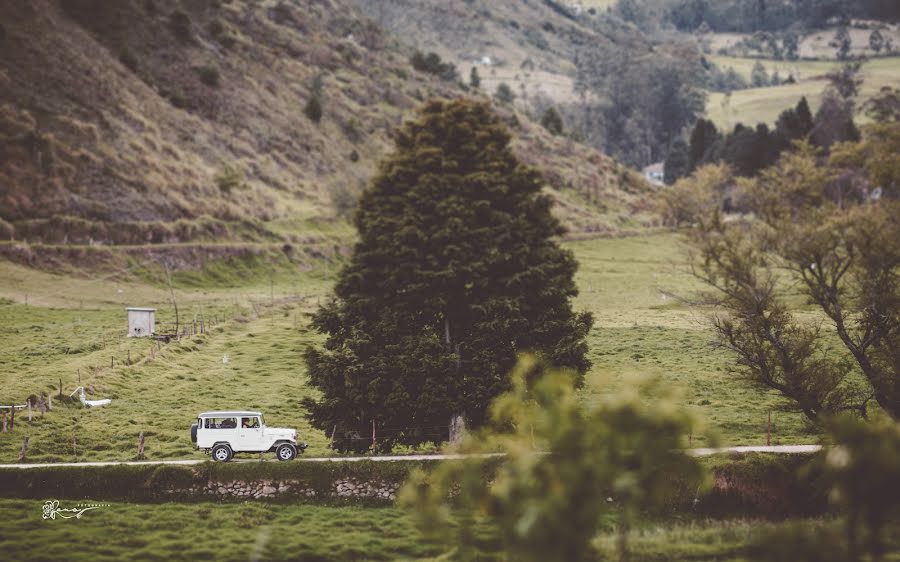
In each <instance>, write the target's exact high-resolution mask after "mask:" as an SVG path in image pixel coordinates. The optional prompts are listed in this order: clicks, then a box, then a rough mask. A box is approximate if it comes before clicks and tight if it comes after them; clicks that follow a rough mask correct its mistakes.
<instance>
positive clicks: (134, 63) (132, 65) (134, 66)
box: [119, 47, 138, 72]
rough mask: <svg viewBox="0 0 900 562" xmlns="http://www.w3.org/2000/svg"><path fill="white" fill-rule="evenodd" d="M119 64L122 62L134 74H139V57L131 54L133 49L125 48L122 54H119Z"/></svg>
mask: <svg viewBox="0 0 900 562" xmlns="http://www.w3.org/2000/svg"><path fill="white" fill-rule="evenodd" d="M119 62H121V63H122V64H123V65H124V66H125V68H127V69H128V70H130V71H132V72H137V70H138V60H137V57H136V56H135V55H134V53H133V52H131V49H129V48H128V47H125V48H124V49H122V52H121V53H119Z"/></svg>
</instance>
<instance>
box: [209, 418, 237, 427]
mask: <svg viewBox="0 0 900 562" xmlns="http://www.w3.org/2000/svg"><path fill="white" fill-rule="evenodd" d="M236 427H237V419H236V418H206V429H234V428H236Z"/></svg>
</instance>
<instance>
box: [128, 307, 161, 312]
mask: <svg viewBox="0 0 900 562" xmlns="http://www.w3.org/2000/svg"><path fill="white" fill-rule="evenodd" d="M125 310H127V311H128V312H132V311H134V312H156V309H155V308H134V307H128V308H126V309H125Z"/></svg>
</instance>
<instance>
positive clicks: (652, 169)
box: [641, 162, 666, 185]
mask: <svg viewBox="0 0 900 562" xmlns="http://www.w3.org/2000/svg"><path fill="white" fill-rule="evenodd" d="M641 171H642V172H643V174H644V177H645V178H647V181H649V182H650V183H654V184H656V185H665V177H666V174H665V164H664V163H663V162H657V163H656V164H650V165H649V166H647V167H646V168H644V169H643V170H641Z"/></svg>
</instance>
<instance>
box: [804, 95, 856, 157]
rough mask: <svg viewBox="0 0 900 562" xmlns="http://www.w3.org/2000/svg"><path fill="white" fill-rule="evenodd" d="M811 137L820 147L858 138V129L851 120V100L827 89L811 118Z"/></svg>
mask: <svg viewBox="0 0 900 562" xmlns="http://www.w3.org/2000/svg"><path fill="white" fill-rule="evenodd" d="M812 139H813V142H815V143H816V145H818V146H820V147H822V148H826V149H827V148H830V147H831V146H832V145H833V144H834V143H836V142H844V141H856V140H859V129H857V128H856V124H855V123H854V122H853V102H852V101H850V100H848V99H847V98H843V97H841V96H839V95H838V94H837V92H836V91H835V90H828V91H826V92H825V95H824V96H823V97H822V105H820V106H819V110H818V111H817V112H816V117H815V119H814V120H813V131H812Z"/></svg>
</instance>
